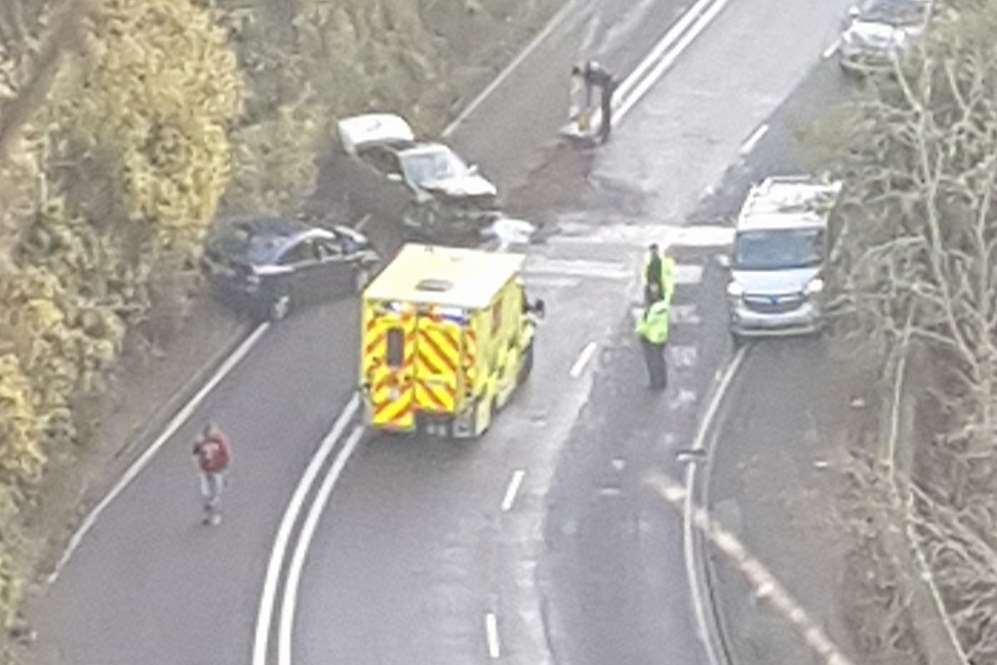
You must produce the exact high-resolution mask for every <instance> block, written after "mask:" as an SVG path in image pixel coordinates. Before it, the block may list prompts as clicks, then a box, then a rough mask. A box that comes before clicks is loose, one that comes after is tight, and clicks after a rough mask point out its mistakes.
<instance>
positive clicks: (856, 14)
mask: <svg viewBox="0 0 997 665" xmlns="http://www.w3.org/2000/svg"><path fill="white" fill-rule="evenodd" d="M932 1H933V0H866V1H865V2H863V3H862V4H859V5H854V6H853V7H851V9H850V10H849V12H848V19H847V21H846V24H845V29H844V31H843V32H842V34H841V43H840V45H839V47H838V63H839V64H840V65H841V68H842V69H843V70H844V71H845V72H846V73H851V74H870V73H874V72H883V71H889V70H890V69H891V68H892V67H893V59H894V57H902V56H903V54H904V52H905V51H906V50H907V49H908V48H909V47H910V45H911V43H912V42H913V41H914V40H915V39H917V38H918V37H919V36H920V35H921V34H922V33H923V32H924V30H925V28H926V26H927V23H928V18H929V16H930V13H931V9H932Z"/></svg>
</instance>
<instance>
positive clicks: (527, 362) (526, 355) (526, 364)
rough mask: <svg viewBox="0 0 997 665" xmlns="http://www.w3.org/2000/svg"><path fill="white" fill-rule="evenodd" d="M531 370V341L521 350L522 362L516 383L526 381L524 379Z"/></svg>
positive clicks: (528, 375) (528, 376)
mask: <svg viewBox="0 0 997 665" xmlns="http://www.w3.org/2000/svg"><path fill="white" fill-rule="evenodd" d="M532 371H533V342H530V344H529V346H527V347H526V349H525V350H524V351H523V364H522V365H520V367H519V380H518V383H520V384H523V383H526V379H528V378H530V372H532Z"/></svg>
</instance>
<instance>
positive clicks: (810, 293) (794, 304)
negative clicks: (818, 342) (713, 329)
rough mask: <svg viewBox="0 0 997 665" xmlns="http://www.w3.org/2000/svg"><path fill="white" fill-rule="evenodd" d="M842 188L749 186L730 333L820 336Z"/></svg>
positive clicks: (730, 264) (730, 295)
mask: <svg viewBox="0 0 997 665" xmlns="http://www.w3.org/2000/svg"><path fill="white" fill-rule="evenodd" d="M840 195H841V183H840V182H830V183H829V182H825V181H821V180H818V179H816V178H814V177H812V176H777V177H770V178H767V179H765V180H764V181H762V183H761V184H759V185H756V186H754V187H752V188H751V191H750V192H749V194H748V197H747V199H746V200H745V202H744V205H743V206H742V207H741V212H740V213H739V215H738V218H737V224H736V228H735V232H734V244H733V248H732V250H731V254H730V256H725V257H723V258H722V260H721V263H722V265H724V266H725V267H727V268H729V270H730V276H729V280H728V283H727V303H728V308H729V312H730V331H731V335H732V336H733V337H734V340H735V342H738V341H740V339H741V338H742V337H749V336H773V335H801V334H809V333H816V332H819V331H820V330H821V328H822V327H823V325H824V313H823V307H822V298H821V295H822V292H823V290H824V279H823V278H824V274H823V273H824V268H825V264H826V262H827V256H828V245H829V244H830V237H829V234H830V220H831V216H832V214H833V212H834V209H835V207H836V206H837V203H838V200H839V199H840Z"/></svg>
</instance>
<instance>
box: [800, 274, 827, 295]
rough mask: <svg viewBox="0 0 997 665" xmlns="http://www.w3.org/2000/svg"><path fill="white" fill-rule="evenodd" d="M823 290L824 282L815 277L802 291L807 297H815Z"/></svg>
mask: <svg viewBox="0 0 997 665" xmlns="http://www.w3.org/2000/svg"><path fill="white" fill-rule="evenodd" d="M823 290H824V280H822V279H821V278H820V277H815V278H813V279H812V280H810V281H809V282H808V283H807V286H806V288H805V289H804V290H803V292H804V293H806V294H807V295H808V296H813V295H817V294H818V293H820V292H821V291H823Z"/></svg>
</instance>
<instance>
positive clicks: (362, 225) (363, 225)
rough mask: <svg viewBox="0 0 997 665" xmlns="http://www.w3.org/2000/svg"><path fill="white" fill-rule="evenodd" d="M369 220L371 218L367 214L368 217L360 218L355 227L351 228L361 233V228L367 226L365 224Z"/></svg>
mask: <svg viewBox="0 0 997 665" xmlns="http://www.w3.org/2000/svg"><path fill="white" fill-rule="evenodd" d="M370 220H371V216H370V215H369V214H368V215H364V216H363V217H361V218H360V221H359V222H357V225H356V226H355V227H353V228H354V229H355V230H356V231H363V227H365V226H367V223H368V222H370Z"/></svg>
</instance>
